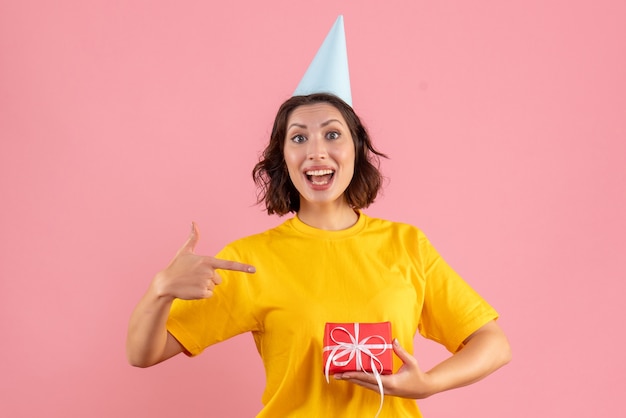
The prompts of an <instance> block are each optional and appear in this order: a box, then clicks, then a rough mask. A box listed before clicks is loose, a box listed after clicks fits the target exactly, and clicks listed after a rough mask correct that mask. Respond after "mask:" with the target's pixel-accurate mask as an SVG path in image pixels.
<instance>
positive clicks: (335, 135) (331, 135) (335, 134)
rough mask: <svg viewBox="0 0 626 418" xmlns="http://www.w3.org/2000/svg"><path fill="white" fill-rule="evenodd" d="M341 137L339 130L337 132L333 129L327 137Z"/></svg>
mask: <svg viewBox="0 0 626 418" xmlns="http://www.w3.org/2000/svg"><path fill="white" fill-rule="evenodd" d="M339 137H340V134H339V132H335V131H332V132H329V133H327V134H326V138H328V139H339Z"/></svg>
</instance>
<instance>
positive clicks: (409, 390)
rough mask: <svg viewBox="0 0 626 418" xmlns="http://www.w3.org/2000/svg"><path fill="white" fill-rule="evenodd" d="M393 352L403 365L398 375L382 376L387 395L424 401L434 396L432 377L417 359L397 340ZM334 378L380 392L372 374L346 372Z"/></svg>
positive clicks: (394, 341) (394, 342)
mask: <svg viewBox="0 0 626 418" xmlns="http://www.w3.org/2000/svg"><path fill="white" fill-rule="evenodd" d="M393 351H394V352H395V353H396V355H397V356H398V357H399V358H400V360H402V363H403V364H402V366H401V367H400V369H398V371H397V372H396V373H394V374H390V375H381V376H380V378H381V380H382V382H383V388H384V389H385V395H391V396H399V397H402V398H411V399H423V398H426V397H428V396H430V395H432V393H431V392H432V389H431V387H430V386H431V382H430V377H429V376H428V374H427V373H424V372H423V371H422V369H420V367H419V364H418V363H417V359H416V358H415V357H413V356H412V355H411V354H410V353H408V352H407V351H406V350H405V349H404V348H402V347H401V346H400V344H399V343H398V340H397V339H394V340H393ZM334 377H335V379H338V380H347V381H350V382H352V383H354V384H356V385H359V386H363V387H365V388H368V389H371V390H373V391H375V392H378V384H377V383H376V378H375V377H374V375H373V374H372V373H365V372H345V373H338V374H335V376H334Z"/></svg>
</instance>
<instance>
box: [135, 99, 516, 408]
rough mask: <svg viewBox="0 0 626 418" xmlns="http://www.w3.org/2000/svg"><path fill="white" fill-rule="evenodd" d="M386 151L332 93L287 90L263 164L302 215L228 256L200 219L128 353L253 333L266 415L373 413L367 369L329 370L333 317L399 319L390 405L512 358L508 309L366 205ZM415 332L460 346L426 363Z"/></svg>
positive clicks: (160, 283) (270, 193)
mask: <svg viewBox="0 0 626 418" xmlns="http://www.w3.org/2000/svg"><path fill="white" fill-rule="evenodd" d="M381 156H383V154H381V153H379V152H378V151H376V150H375V149H374V148H373V146H372V143H371V141H370V138H369V136H368V133H367V131H366V130H365V128H364V127H363V125H362V124H361V122H360V120H359V118H358V116H357V115H356V114H355V113H354V111H353V110H352V108H351V107H350V106H349V105H347V104H346V103H345V102H343V101H342V100H341V99H339V98H337V97H336V96H333V95H330V94H323V93H321V94H312V95H308V96H294V97H292V98H290V99H289V100H287V101H286V102H285V103H284V104H283V105H282V106H281V108H280V109H279V111H278V114H277V116H276V119H275V122H274V127H273V130H272V135H271V138H270V143H269V145H268V146H267V148H266V149H265V151H264V154H263V156H262V159H261V161H260V162H259V163H258V164H257V165H256V167H255V168H254V171H253V176H254V179H255V181H256V182H257V184H258V185H259V186H260V194H259V202H264V203H265V206H266V209H267V211H268V213H269V214H274V213H275V214H278V215H285V214H287V213H290V212H293V213H295V216H294V217H292V218H290V219H288V220H286V221H285V222H284V223H282V224H281V225H279V226H278V227H276V228H273V229H270V230H268V231H266V232H263V233H260V234H256V235H252V236H250V237H246V238H243V239H240V240H237V241H235V242H233V243H231V244H229V245H227V246H226V247H225V248H224V249H223V250H222V251H221V252H220V253H219V254H218V255H217V257H218V258H213V257H205V256H201V255H197V254H195V253H194V246H195V244H196V243H197V241H198V239H199V235H198V229H197V227H196V225H195V224H194V225H193V228H192V231H191V235H190V237H189V240H188V241H187V243H185V244H184V246H183V247H182V248H181V249H180V250H179V251H178V253H177V254H176V256H175V257H174V259H173V260H172V262H171V264H170V265H169V266H168V267H166V268H165V269H164V270H163V271H161V272H159V273H158V274H157V275H156V276H155V277H154V279H153V280H152V283H151V284H150V287H149V289H148V291H147V292H146V294H145V295H144V296H143V298H142V299H141V300H140V302H139V304H138V305H137V307H136V308H135V310H134V312H133V314H132V317H131V319H130V324H129V330H128V339H127V353H128V358H129V361H130V363H131V364H132V365H135V366H139V367H147V366H151V365H154V364H157V363H159V362H161V361H163V360H166V359H168V358H170V357H172V356H174V355H176V354H178V353H181V352H184V353H185V354H187V355H197V354H199V353H200V352H202V351H203V350H204V349H205V348H206V347H208V346H210V345H212V344H214V343H217V342H219V341H223V340H225V339H227V338H230V337H232V336H234V335H237V334H241V333H244V332H252V334H253V336H254V341H255V343H256V346H257V349H258V351H259V353H260V355H261V358H262V359H263V363H264V366H265V371H266V388H265V392H264V394H263V398H262V401H263V404H264V408H263V410H262V411H261V412H260V413H259V415H258V416H259V417H322V416H325V417H326V416H333V417H341V416H345V417H355V416H374V415H375V413H376V411H377V408H378V406H379V402H380V394H379V386H378V384H377V381H376V379H375V376H373V375H372V374H371V373H365V372H345V373H338V374H336V375H335V376H334V379H331V380H330V383H327V382H326V379H325V376H324V372H323V370H324V365H323V361H322V350H323V343H322V338H323V332H324V325H325V323H326V322H347V323H349V322H382V321H390V322H391V324H392V332H393V337H394V341H393V351H394V352H395V354H396V356H395V358H394V373H393V374H390V375H383V376H381V379H382V384H383V387H384V393H385V398H384V404H383V406H382V409H381V410H380V415H379V416H381V417H419V416H421V415H420V412H419V409H418V407H417V404H416V402H415V399H421V398H426V397H428V396H431V395H434V394H436V393H438V392H442V391H445V390H449V389H452V388H456V387H460V386H464V385H468V384H471V383H473V382H476V381H478V380H480V379H482V378H484V377H485V376H487V375H489V374H490V373H492V372H493V371H495V370H496V369H498V368H499V367H501V366H502V365H504V364H506V363H507V362H508V361H509V359H510V356H511V354H510V348H509V344H508V341H507V338H506V336H505V335H504V333H503V332H502V330H501V329H500V327H499V326H498V325H497V323H496V322H495V319H496V318H497V315H498V314H497V313H496V312H495V310H494V309H493V308H492V307H491V306H490V305H489V304H487V303H486V302H485V301H484V300H483V299H482V298H481V297H480V296H479V295H478V294H476V292H474V291H473V290H472V289H471V288H470V287H469V286H468V285H467V283H465V282H464V281H463V280H462V279H461V278H460V277H459V276H458V275H457V274H456V273H455V272H454V271H453V270H452V269H451V268H450V267H449V266H448V265H447V264H446V262H445V261H444V260H443V259H442V258H441V257H440V256H439V254H438V253H437V251H436V250H435V249H434V248H433V247H432V245H431V244H430V243H429V241H428V239H427V238H426V237H425V236H424V234H423V233H422V232H421V231H420V230H419V229H417V228H415V227H413V226H411V225H407V224H401V223H395V222H390V221H386V220H382V219H375V218H371V217H369V216H367V215H366V214H365V213H363V212H362V209H363V208H365V207H367V206H368V205H369V204H371V203H372V202H373V201H374V199H375V198H376V195H377V192H378V191H379V188H380V186H381V175H380V173H379V171H378V168H377V167H378V157H381ZM218 270H219V274H218V272H217V271H218ZM251 273H254V274H251ZM418 331H419V332H420V333H421V334H422V335H423V336H425V337H426V338H430V339H433V340H435V341H437V342H439V343H441V344H443V345H444V346H445V347H446V348H447V349H448V350H449V351H450V352H451V353H453V355H451V356H450V357H449V358H448V359H446V360H445V361H443V362H442V363H440V364H438V365H437V366H435V367H434V368H432V369H431V370H429V371H424V370H422V369H421V368H420V366H419V365H418V362H417V360H416V358H415V357H414V356H413V355H412V354H411V353H412V352H413V339H414V336H415V334H416V332H418Z"/></svg>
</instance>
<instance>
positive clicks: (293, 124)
mask: <svg viewBox="0 0 626 418" xmlns="http://www.w3.org/2000/svg"><path fill="white" fill-rule="evenodd" d="M294 126H295V127H296V128H302V129H306V125H303V124H301V123H296V122H294V123H292V124H291V125H289V126H288V127H287V130H289V129H291V128H293V127H294Z"/></svg>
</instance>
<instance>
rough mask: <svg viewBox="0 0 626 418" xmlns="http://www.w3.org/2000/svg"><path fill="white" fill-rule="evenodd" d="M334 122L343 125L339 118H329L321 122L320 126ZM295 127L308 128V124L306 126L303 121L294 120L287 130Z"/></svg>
mask: <svg viewBox="0 0 626 418" xmlns="http://www.w3.org/2000/svg"><path fill="white" fill-rule="evenodd" d="M333 122H337V123H338V124H340V125H342V126H343V123H341V121H340V120H339V119H328V120H327V121H326V122H322V123H321V124H320V126H321V127H322V128H323V127H325V126H328V125H330V124H331V123H333ZM293 127H296V128H301V129H307V126H306V125H305V124H303V123H297V122H293V123H291V124H290V125H289V126H288V127H287V130H289V129H291V128H293Z"/></svg>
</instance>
